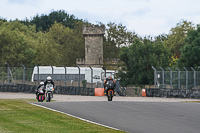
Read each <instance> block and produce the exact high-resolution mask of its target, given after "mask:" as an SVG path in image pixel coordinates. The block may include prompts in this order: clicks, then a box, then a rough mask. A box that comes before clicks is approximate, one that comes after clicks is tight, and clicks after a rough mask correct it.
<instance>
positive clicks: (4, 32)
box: [0, 10, 200, 86]
mask: <svg viewBox="0 0 200 133" xmlns="http://www.w3.org/2000/svg"><path fill="white" fill-rule="evenodd" d="M88 24H89V25H90V24H91V23H89V22H87V21H85V20H82V19H78V18H76V17H75V16H74V15H70V14H68V13H67V12H65V11H64V10H59V11H52V12H51V13H50V14H48V15H45V14H42V15H40V16H39V15H36V16H34V17H33V18H31V19H30V20H29V19H27V18H26V19H25V20H10V21H7V20H6V19H4V18H0V66H4V65H5V62H8V63H9V65H10V66H21V63H22V64H24V65H25V66H26V67H33V66H34V65H35V64H37V65H54V66H75V65H76V64H75V63H76V58H84V54H85V52H84V50H85V49H84V47H85V44H84V37H83V35H82V27H83V25H88ZM99 24H102V23H99ZM103 25H105V24H103ZM103 45H104V47H103V49H104V53H103V56H104V58H119V59H120V62H119V63H118V66H117V67H118V68H119V73H118V75H117V77H118V78H120V79H121V84H122V85H123V86H127V85H144V84H152V83H153V69H152V68H151V66H154V67H157V68H159V67H163V68H166V67H170V68H171V69H174V68H175V67H183V66H184V67H194V68H197V67H198V66H199V65H200V55H199V54H200V26H199V25H196V26H195V25H194V24H193V23H192V22H189V21H186V20H182V21H181V22H179V23H177V25H176V27H173V28H171V30H170V31H169V34H161V35H158V36H156V37H151V36H148V35H147V36H145V37H141V36H140V35H138V34H136V33H135V31H130V30H128V29H127V28H126V26H124V25H122V24H116V23H111V22H110V23H108V24H106V34H105V36H104V43H103Z"/></svg>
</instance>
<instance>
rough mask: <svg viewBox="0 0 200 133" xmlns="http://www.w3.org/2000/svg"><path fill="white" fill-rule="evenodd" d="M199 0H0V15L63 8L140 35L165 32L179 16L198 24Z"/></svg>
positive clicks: (21, 17)
mask: <svg viewBox="0 0 200 133" xmlns="http://www.w3.org/2000/svg"><path fill="white" fill-rule="evenodd" d="M199 6H200V0H0V17H3V18H6V19H7V20H10V19H12V20H15V19H16V18H18V19H19V20H24V19H25V18H26V17H27V18H28V19H30V18H31V17H33V16H35V15H36V14H39V15H41V14H47V15H48V14H49V13H50V12H51V11H52V10H54V11H57V10H65V11H66V12H67V13H68V14H70V15H72V14H73V15H74V16H75V17H77V18H79V19H83V20H87V21H88V22H91V23H93V24H96V23H97V22H102V23H104V24H107V23H109V22H115V23H117V24H119V23H122V24H123V25H124V26H126V27H127V29H128V30H130V31H135V32H136V33H137V34H139V35H141V36H145V35H151V36H157V35H160V34H162V33H166V34H168V33H169V31H170V29H171V28H172V27H175V26H176V24H177V23H179V22H181V21H182V20H187V21H190V22H193V23H194V24H195V25H197V24H200V8H199Z"/></svg>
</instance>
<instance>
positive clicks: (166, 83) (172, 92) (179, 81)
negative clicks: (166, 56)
mask: <svg viewBox="0 0 200 133" xmlns="http://www.w3.org/2000/svg"><path fill="white" fill-rule="evenodd" d="M152 69H154V88H153V89H147V93H149V95H151V96H161V97H162V96H164V97H184V98H200V71H197V70H195V69H194V68H192V67H191V68H190V69H188V68H185V67H183V68H176V70H171V69H170V68H169V67H168V68H167V69H165V70H164V69H163V68H162V67H160V68H159V69H156V68H154V67H153V66H152Z"/></svg>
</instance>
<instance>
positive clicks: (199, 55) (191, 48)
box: [177, 25, 200, 68]
mask: <svg viewBox="0 0 200 133" xmlns="http://www.w3.org/2000/svg"><path fill="white" fill-rule="evenodd" d="M177 63H178V66H180V67H183V66H184V67H195V68H196V67H198V66H200V26H199V25H198V26H197V30H192V31H189V32H188V34H187V38H186V39H185V45H184V47H183V48H182V49H181V57H180V59H179V60H178V61H177Z"/></svg>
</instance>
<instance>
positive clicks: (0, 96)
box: [0, 92, 200, 102]
mask: <svg viewBox="0 0 200 133" xmlns="http://www.w3.org/2000/svg"><path fill="white" fill-rule="evenodd" d="M35 98H36V96H35V94H30V93H10V92H0V99H35ZM53 100H55V101H56V102H66V101H107V97H106V96H101V97H100V96H80V95H60V94H54V97H53ZM113 101H137V102H184V101H200V99H181V98H158V97H120V96H115V97H114V98H113Z"/></svg>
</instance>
